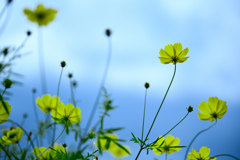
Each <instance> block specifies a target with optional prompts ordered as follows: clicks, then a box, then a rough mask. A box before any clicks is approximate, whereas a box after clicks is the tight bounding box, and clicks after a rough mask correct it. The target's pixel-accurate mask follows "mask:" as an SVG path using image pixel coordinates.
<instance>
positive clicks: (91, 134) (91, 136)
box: [88, 130, 96, 139]
mask: <svg viewBox="0 0 240 160" xmlns="http://www.w3.org/2000/svg"><path fill="white" fill-rule="evenodd" d="M95 137H96V135H95V133H94V132H93V131H92V130H91V131H90V132H89V133H88V138H90V139H93V138H95Z"/></svg>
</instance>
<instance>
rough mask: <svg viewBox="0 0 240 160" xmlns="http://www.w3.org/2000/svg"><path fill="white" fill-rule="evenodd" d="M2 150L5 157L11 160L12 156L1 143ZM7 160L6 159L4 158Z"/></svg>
mask: <svg viewBox="0 0 240 160" xmlns="http://www.w3.org/2000/svg"><path fill="white" fill-rule="evenodd" d="M0 148H1V149H2V150H3V151H4V152H5V157H6V156H8V158H9V159H10V160H11V155H10V154H9V153H8V151H7V150H6V149H5V148H4V147H3V146H2V144H1V143H0ZM4 159H5V158H4Z"/></svg>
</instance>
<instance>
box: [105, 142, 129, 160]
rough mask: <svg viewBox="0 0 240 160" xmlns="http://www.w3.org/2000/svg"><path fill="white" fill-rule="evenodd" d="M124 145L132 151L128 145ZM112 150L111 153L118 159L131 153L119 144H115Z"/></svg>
mask: <svg viewBox="0 0 240 160" xmlns="http://www.w3.org/2000/svg"><path fill="white" fill-rule="evenodd" d="M123 147H124V148H126V149H127V150H128V151H129V152H130V148H129V147H128V146H123ZM110 151H111V152H110V153H111V155H112V156H113V157H114V158H116V159H120V158H125V157H127V156H129V154H128V153H127V152H126V151H125V150H123V149H122V148H120V147H118V146H117V145H114V146H113V147H111V148H110Z"/></svg>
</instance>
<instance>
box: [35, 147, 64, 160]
mask: <svg viewBox="0 0 240 160" xmlns="http://www.w3.org/2000/svg"><path fill="white" fill-rule="evenodd" d="M53 149H55V150H57V151H59V152H61V151H62V152H65V149H64V148H63V147H62V145H58V144H55V145H54V147H53ZM45 150H46V147H40V148H38V147H34V149H33V151H32V153H33V154H34V155H35V156H37V157H38V156H39V155H40V154H41V153H42V152H44V151H45ZM50 157H51V158H50ZM38 158H39V159H41V160H48V159H53V160H58V157H57V153H56V151H54V150H52V149H50V150H47V151H45V152H44V153H43V154H42V155H41V156H40V157H38Z"/></svg>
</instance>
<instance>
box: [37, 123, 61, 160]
mask: <svg viewBox="0 0 240 160" xmlns="http://www.w3.org/2000/svg"><path fill="white" fill-rule="evenodd" d="M64 131H65V127H64V128H63V131H62V132H61V133H60V134H59V136H58V137H57V138H56V139H55V140H54V141H53V142H52V144H50V145H49V146H48V148H47V149H45V150H44V151H43V152H42V153H41V154H39V155H38V156H37V158H35V159H38V158H39V157H40V156H41V155H42V154H43V153H44V152H46V151H47V150H48V149H49V147H51V146H53V145H54V143H55V142H56V141H57V140H58V138H59V137H60V136H61V135H62V134H63V132H64ZM36 155H37V154H36Z"/></svg>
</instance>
